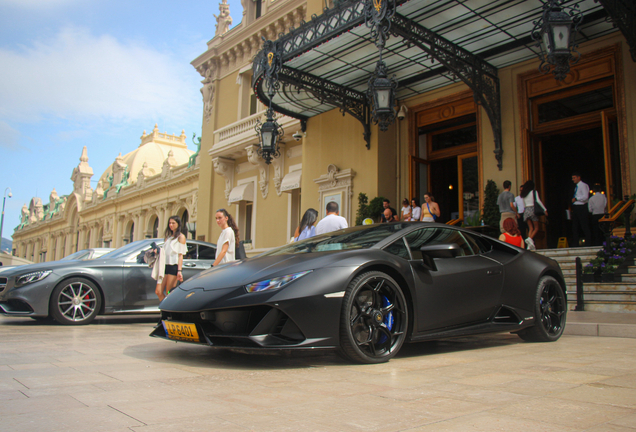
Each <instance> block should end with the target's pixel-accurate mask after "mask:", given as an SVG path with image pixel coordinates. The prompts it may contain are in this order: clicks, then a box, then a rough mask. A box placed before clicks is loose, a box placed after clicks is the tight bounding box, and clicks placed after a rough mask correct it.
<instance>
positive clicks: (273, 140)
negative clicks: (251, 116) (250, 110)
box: [254, 98, 285, 164]
mask: <svg viewBox="0 0 636 432" xmlns="http://www.w3.org/2000/svg"><path fill="white" fill-rule="evenodd" d="M271 100H272V99H271V98H270V106H269V108H268V109H267V111H266V113H265V114H266V116H267V118H266V119H265V123H261V122H260V121H258V122H257V123H256V127H255V128H254V129H256V133H257V134H258V137H259V140H260V147H259V148H258V155H259V156H260V157H262V158H263V159H264V160H265V162H266V163H267V164H270V163H272V159H274V158H277V157H279V156H280V151H279V150H278V142H279V140H280V138H282V136H283V135H284V134H285V131H284V130H283V127H282V126H281V125H279V124H278V123H277V122H276V119H275V118H274V110H273V109H272V106H271Z"/></svg>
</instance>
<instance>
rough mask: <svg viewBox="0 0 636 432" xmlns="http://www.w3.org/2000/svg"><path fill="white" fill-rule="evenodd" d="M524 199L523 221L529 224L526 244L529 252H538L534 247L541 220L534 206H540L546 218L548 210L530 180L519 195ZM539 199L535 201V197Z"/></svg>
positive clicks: (522, 187)
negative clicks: (535, 212)
mask: <svg viewBox="0 0 636 432" xmlns="http://www.w3.org/2000/svg"><path fill="white" fill-rule="evenodd" d="M519 196H520V197H521V198H523V205H524V206H525V209H524V210H523V220H524V221H525V222H526V223H527V224H528V238H526V244H527V245H528V250H537V248H536V247H535V245H534V236H535V235H536V234H537V232H538V231H539V218H538V217H537V215H535V214H534V206H535V205H539V206H541V208H542V209H543V210H544V211H545V215H546V217H547V216H548V210H547V209H546V208H545V206H544V205H543V203H542V202H541V198H539V194H538V193H537V192H536V191H535V190H534V182H533V181H532V180H528V181H527V182H525V183H524V184H523V186H521V193H520V194H519ZM535 196H536V197H537V201H536V202H535V201H534V197H535Z"/></svg>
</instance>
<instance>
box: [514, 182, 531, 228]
mask: <svg viewBox="0 0 636 432" xmlns="http://www.w3.org/2000/svg"><path fill="white" fill-rule="evenodd" d="M522 190H523V186H521V187H520V188H519V195H517V196H516V197H515V211H516V213H517V226H518V227H519V231H520V232H521V237H525V236H526V233H527V232H528V225H527V224H526V223H525V221H524V220H523V211H524V210H525V209H526V206H525V205H524V204H523V198H521V191H522Z"/></svg>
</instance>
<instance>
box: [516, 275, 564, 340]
mask: <svg viewBox="0 0 636 432" xmlns="http://www.w3.org/2000/svg"><path fill="white" fill-rule="evenodd" d="M534 308H535V321H536V322H535V325H534V326H532V327H529V328H527V329H524V330H522V331H520V332H519V333H518V335H519V337H520V338H521V339H523V340H525V341H528V342H554V341H556V340H557V339H559V338H560V337H561V335H562V334H563V330H564V329H565V319H566V316H567V298H566V297H565V291H564V290H563V287H562V286H561V284H560V283H559V282H558V281H557V280H556V279H555V278H553V277H552V276H544V277H542V278H541V279H540V280H539V283H538V284H537V293H536V297H535V305H534Z"/></svg>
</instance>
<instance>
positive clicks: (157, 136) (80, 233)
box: [13, 125, 199, 262]
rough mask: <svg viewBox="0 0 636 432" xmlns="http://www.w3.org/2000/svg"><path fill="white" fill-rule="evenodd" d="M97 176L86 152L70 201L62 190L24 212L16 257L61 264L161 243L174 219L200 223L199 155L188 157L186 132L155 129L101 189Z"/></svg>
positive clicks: (75, 174)
mask: <svg viewBox="0 0 636 432" xmlns="http://www.w3.org/2000/svg"><path fill="white" fill-rule="evenodd" d="M191 161H194V163H190V162H191ZM92 176H93V169H92V168H91V167H90V165H89V158H88V149H87V148H86V147H84V148H83V149H82V153H81V156H80V163H79V164H78V166H77V167H75V168H74V169H73V171H72V174H71V180H72V181H73V191H72V192H71V193H70V194H68V195H64V196H59V195H58V193H57V191H56V189H55V188H54V189H53V191H52V192H51V194H50V196H49V202H48V203H47V204H43V203H42V199H40V198H38V197H34V198H33V199H32V200H31V202H30V204H29V206H27V205H26V204H25V205H24V206H23V208H22V218H21V222H20V225H19V226H18V227H17V228H16V229H15V232H14V234H13V248H14V255H16V256H19V257H22V258H26V259H28V260H30V261H33V262H43V261H54V260H58V259H61V258H63V257H64V256H66V255H69V254H71V253H73V252H76V251H77V250H81V249H86V248H91V247H120V246H122V245H124V244H126V243H128V242H131V241H134V240H139V239H142V238H147V237H156V236H157V235H159V236H161V235H162V232H163V230H164V229H165V226H166V225H167V219H168V218H169V217H170V216H172V215H179V216H180V217H182V218H183V217H185V218H187V219H188V220H189V221H190V222H196V219H197V190H198V183H199V155H198V153H195V152H193V151H192V150H188V148H187V144H186V136H185V132H182V133H181V135H180V136H176V135H174V134H172V135H169V134H167V133H161V132H159V130H158V128H157V125H155V128H154V129H153V131H152V133H150V134H146V132H145V131H144V133H143V135H142V136H141V144H140V145H139V147H138V148H137V149H135V150H133V151H131V152H130V153H128V154H126V155H124V156H122V155H121V154H120V155H119V156H117V158H116V159H115V161H114V162H113V163H112V164H111V166H109V167H108V169H107V170H106V171H105V172H104V173H103V174H102V176H101V177H100V178H99V180H98V182H97V185H96V187H95V189H92V188H91V186H90V184H91V178H92Z"/></svg>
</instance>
